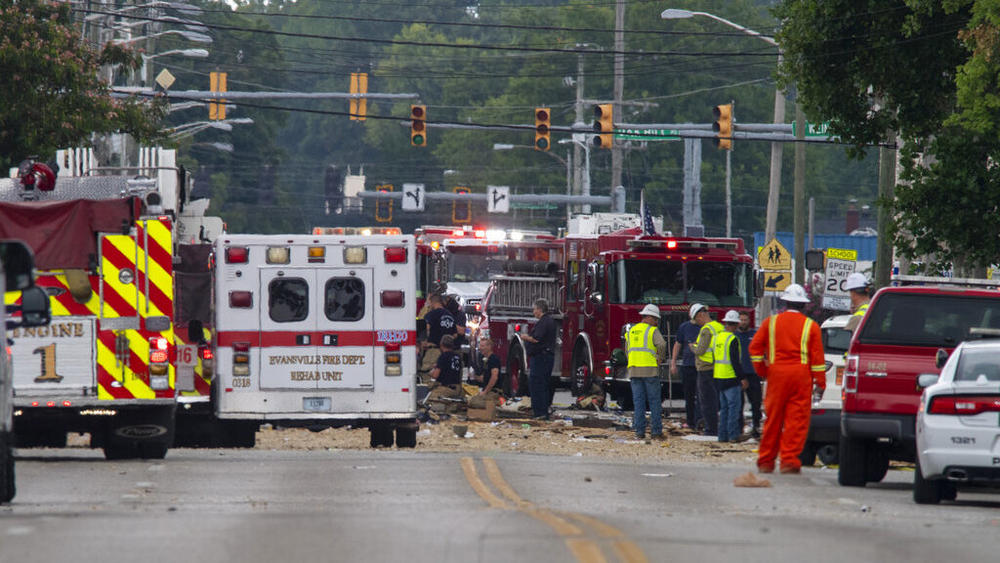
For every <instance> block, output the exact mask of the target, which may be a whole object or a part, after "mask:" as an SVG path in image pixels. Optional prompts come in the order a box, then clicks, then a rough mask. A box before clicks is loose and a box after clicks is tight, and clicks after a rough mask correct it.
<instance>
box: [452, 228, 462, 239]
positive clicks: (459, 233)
mask: <svg viewBox="0 0 1000 563" xmlns="http://www.w3.org/2000/svg"><path fill="white" fill-rule="evenodd" d="M451 236H453V237H462V236H465V231H463V230H462V229H455V230H454V231H452V232H451Z"/></svg>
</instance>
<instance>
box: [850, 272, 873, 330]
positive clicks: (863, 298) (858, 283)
mask: <svg viewBox="0 0 1000 563" xmlns="http://www.w3.org/2000/svg"><path fill="white" fill-rule="evenodd" d="M844 289H846V290H847V291H849V292H851V318H850V319H848V320H847V324H846V325H844V329H846V330H849V331H851V332H854V331H855V329H857V328H858V325H859V324H861V319H862V318H864V316H865V313H866V312H867V311H868V302H869V301H871V295H870V291H869V290H870V289H871V282H870V281H868V278H866V277H865V275H864V274H859V273H857V272H855V273H853V274H851V275H849V276H847V281H845V282H844Z"/></svg>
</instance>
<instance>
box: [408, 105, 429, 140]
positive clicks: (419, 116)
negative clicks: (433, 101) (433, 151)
mask: <svg viewBox="0 0 1000 563" xmlns="http://www.w3.org/2000/svg"><path fill="white" fill-rule="evenodd" d="M426 120H427V106H410V144H411V145H413V146H415V147H422V146H425V145H426V144H427V121H426Z"/></svg>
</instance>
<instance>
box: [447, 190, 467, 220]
mask: <svg viewBox="0 0 1000 563" xmlns="http://www.w3.org/2000/svg"><path fill="white" fill-rule="evenodd" d="M454 192H455V193H456V194H467V193H469V188H466V187H464V186H456V187H455V189H454ZM451 222H452V223H458V224H462V223H471V222H472V202H471V201H468V200H466V201H457V200H454V201H452V202H451Z"/></svg>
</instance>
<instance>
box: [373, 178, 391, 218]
mask: <svg viewBox="0 0 1000 563" xmlns="http://www.w3.org/2000/svg"><path fill="white" fill-rule="evenodd" d="M375 189H376V190H378V191H380V192H383V193H389V192H391V191H392V190H393V186H392V184H383V185H380V186H375ZM375 221H376V222H377V223H389V222H391V221H392V200H391V199H389V198H383V197H380V198H378V199H376V200H375Z"/></svg>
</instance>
